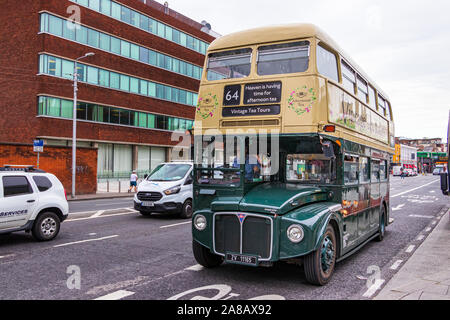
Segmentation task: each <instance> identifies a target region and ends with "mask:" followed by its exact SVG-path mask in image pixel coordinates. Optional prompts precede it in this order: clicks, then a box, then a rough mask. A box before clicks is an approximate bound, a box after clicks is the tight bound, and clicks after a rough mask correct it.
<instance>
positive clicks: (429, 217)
mask: <svg viewBox="0 0 450 320" xmlns="http://www.w3.org/2000/svg"><path fill="white" fill-rule="evenodd" d="M409 216H410V217H411V218H425V219H433V218H434V217H433V216H422V215H420V214H410V215H409Z"/></svg>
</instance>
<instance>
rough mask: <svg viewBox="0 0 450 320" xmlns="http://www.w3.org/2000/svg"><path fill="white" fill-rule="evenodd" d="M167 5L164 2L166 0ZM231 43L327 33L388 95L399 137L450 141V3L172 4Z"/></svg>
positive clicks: (268, 0)
mask: <svg viewBox="0 0 450 320" xmlns="http://www.w3.org/2000/svg"><path fill="white" fill-rule="evenodd" d="M159 2H160V3H164V1H163V0H159ZM168 2H169V7H170V8H171V9H174V10H175V11H178V12H179V13H182V14H184V15H186V16H188V17H190V18H192V19H194V20H196V21H198V22H201V21H202V20H206V21H208V22H209V23H210V24H211V25H212V28H213V30H214V31H216V32H218V33H220V34H222V35H226V34H229V33H232V32H236V31H240V30H245V29H249V28H254V27H259V26H266V25H272V24H284V23H299V22H300V23H313V24H315V25H317V26H319V27H320V28H322V29H323V30H324V31H325V32H326V33H328V35H330V36H331V37H332V38H333V39H334V40H335V41H336V42H337V43H338V44H339V45H340V47H341V48H343V49H344V50H345V51H346V52H347V53H348V54H349V56H350V57H351V58H352V59H353V60H354V61H355V62H356V63H357V64H358V65H359V66H360V67H361V68H363V69H364V71H365V72H366V73H367V74H368V75H369V77H371V78H372V79H373V80H374V81H375V82H376V83H377V84H378V85H379V86H380V87H381V89H382V90H383V91H384V92H386V93H387V94H388V95H389V98H390V100H391V103H392V107H393V113H394V117H395V118H394V121H395V125H396V136H405V137H409V138H423V137H430V138H432V137H433V138H434V137H440V138H443V139H444V140H445V141H446V140H447V126H448V117H449V111H450V1H448V0H428V1H423V0H422V1H418V0H409V1H407V0H380V1H377V0H372V1H371V0H340V1H336V0H315V1H304V0H276V1H274V0H221V1H218V0H189V1H187V0H168Z"/></svg>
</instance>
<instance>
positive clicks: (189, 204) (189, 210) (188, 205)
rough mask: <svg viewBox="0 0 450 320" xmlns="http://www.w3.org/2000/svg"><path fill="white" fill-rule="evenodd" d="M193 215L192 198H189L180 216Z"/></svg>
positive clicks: (187, 217) (184, 217)
mask: <svg viewBox="0 0 450 320" xmlns="http://www.w3.org/2000/svg"><path fill="white" fill-rule="evenodd" d="M191 217H192V200H190V199H188V200H186V201H185V202H184V203H183V208H181V213H180V218H183V219H189V218H191Z"/></svg>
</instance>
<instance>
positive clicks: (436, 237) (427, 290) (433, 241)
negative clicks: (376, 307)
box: [374, 207, 450, 300]
mask: <svg viewBox="0 0 450 320" xmlns="http://www.w3.org/2000/svg"><path fill="white" fill-rule="evenodd" d="M439 219H440V221H439V222H437V220H439ZM437 220H435V221H436V223H435V224H437V226H436V227H435V228H434V230H433V231H432V232H431V233H430V234H429V235H428V237H427V238H426V239H425V240H424V242H423V243H422V244H421V246H420V247H418V248H417V250H416V251H415V252H414V253H413V255H412V256H411V257H410V258H409V260H408V261H407V262H406V263H405V264H404V265H403V266H402V268H401V269H399V271H398V272H397V274H396V275H395V276H394V277H393V278H392V279H391V280H390V281H389V282H388V283H387V284H386V286H385V287H384V288H383V289H382V290H381V291H380V293H379V294H378V295H377V296H376V297H375V298H374V300H450V207H447V208H445V209H444V210H442V211H441V213H440V214H439V215H438V218H437Z"/></svg>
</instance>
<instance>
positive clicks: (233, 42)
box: [208, 23, 390, 101]
mask: <svg viewBox="0 0 450 320" xmlns="http://www.w3.org/2000/svg"><path fill="white" fill-rule="evenodd" d="M312 37H315V38H317V39H319V40H320V41H323V42H325V43H326V44H327V45H328V46H330V47H332V48H333V49H334V50H336V51H337V52H339V54H340V55H341V56H342V57H343V58H344V59H345V60H347V62H348V63H350V65H351V66H352V67H353V68H355V69H356V71H357V72H358V73H359V74H360V75H361V76H362V77H363V78H365V79H366V80H367V81H368V82H369V83H370V84H371V85H372V86H373V87H375V88H376V89H377V91H378V92H379V93H380V94H381V95H382V96H383V97H384V98H385V99H387V100H389V101H390V99H389V97H388V96H387V94H386V93H385V92H383V90H381V89H380V88H379V87H378V86H377V85H376V83H375V82H374V81H372V79H371V78H370V77H369V76H368V75H367V74H366V73H365V72H364V71H363V70H362V69H361V68H360V67H359V66H358V64H356V63H355V62H354V61H353V60H352V59H351V58H350V56H349V55H348V54H346V53H345V51H344V50H342V49H341V48H340V46H339V45H338V44H337V43H336V42H335V41H334V40H333V39H331V38H330V37H329V36H328V35H327V34H326V33H325V32H324V31H322V29H320V28H319V27H317V26H316V25H313V24H309V23H293V24H285V25H272V26H267V27H259V28H254V29H248V30H244V31H239V32H235V33H231V34H228V35H225V36H222V37H220V38H217V39H216V40H214V41H213V42H212V43H211V44H210V46H209V48H208V51H216V50H223V49H230V48H234V47H242V46H246V45H248V46H251V45H256V44H263V43H273V42H277V41H288V40H295V39H301V38H312Z"/></svg>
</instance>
